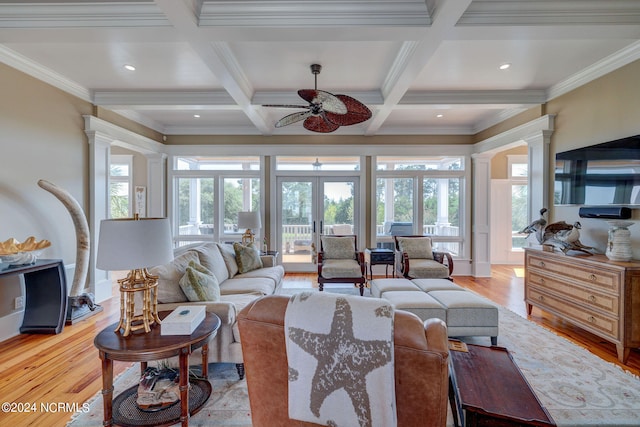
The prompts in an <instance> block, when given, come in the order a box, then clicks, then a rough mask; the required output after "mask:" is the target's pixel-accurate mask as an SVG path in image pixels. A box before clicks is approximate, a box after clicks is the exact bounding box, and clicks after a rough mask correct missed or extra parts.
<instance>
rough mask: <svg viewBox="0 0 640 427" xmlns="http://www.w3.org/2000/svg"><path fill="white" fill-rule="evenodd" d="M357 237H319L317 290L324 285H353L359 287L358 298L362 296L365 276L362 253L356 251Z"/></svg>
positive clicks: (321, 288) (365, 280) (351, 235)
mask: <svg viewBox="0 0 640 427" xmlns="http://www.w3.org/2000/svg"><path fill="white" fill-rule="evenodd" d="M357 239H358V238H357V236H355V235H353V234H350V235H330V236H328V235H323V236H321V237H320V252H318V289H319V290H320V292H322V290H323V289H324V284H325V283H353V284H354V285H359V286H360V296H362V295H364V284H365V283H366V282H367V276H365V266H364V253H362V252H359V251H358V240H357Z"/></svg>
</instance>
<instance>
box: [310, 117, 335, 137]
mask: <svg viewBox="0 0 640 427" xmlns="http://www.w3.org/2000/svg"><path fill="white" fill-rule="evenodd" d="M302 125H303V126H304V128H305V129H307V130H310V131H312V132H319V133H330V132H333V131H334V130H336V129H338V128H339V127H340V126H338V125H337V124H335V123H331V122H330V121H329V120H326V119H324V118H323V117H322V116H311V117H308V118H307V119H306V120H305V121H304V123H303V124H302Z"/></svg>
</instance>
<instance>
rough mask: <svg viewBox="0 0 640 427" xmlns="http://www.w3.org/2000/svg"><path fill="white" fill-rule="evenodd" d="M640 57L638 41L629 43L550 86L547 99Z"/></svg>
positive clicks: (639, 43)
mask: <svg viewBox="0 0 640 427" xmlns="http://www.w3.org/2000/svg"><path fill="white" fill-rule="evenodd" d="M638 59H640V41H636V42H634V43H631V44H630V45H629V46H627V47H625V48H623V49H620V50H619V51H617V52H616V53H614V54H613V55H609V56H607V57H606V58H603V59H602V60H600V61H598V62H596V63H595V64H593V65H591V66H590V67H587V68H585V69H584V70H582V71H580V72H579V73H576V74H574V75H572V76H570V77H569V78H567V79H565V80H564V81H562V82H560V83H558V84H557V85H554V86H552V87H551V88H550V89H549V90H547V101H550V100H552V99H554V98H557V97H559V96H560V95H564V94H565V93H568V92H570V91H572V90H574V89H577V88H579V87H580V86H584V85H585V84H587V83H589V82H591V81H593V80H595V79H597V78H600V77H602V76H604V75H606V74H608V73H610V72H612V71H615V70H617V69H618V68H621V67H624V66H625V65H628V64H630V63H632V62H634V61H637V60H638Z"/></svg>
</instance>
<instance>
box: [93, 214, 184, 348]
mask: <svg viewBox="0 0 640 427" xmlns="http://www.w3.org/2000/svg"><path fill="white" fill-rule="evenodd" d="M171 260H173V248H172V242H171V228H170V226H169V220H168V219H167V218H142V219H137V218H134V219H106V220H103V221H102V222H101V223H100V237H99V240H98V255H97V263H96V267H97V268H99V269H101V270H112V271H113V270H130V271H129V274H128V275H127V277H125V278H124V279H120V280H118V284H119V285H120V323H118V327H117V328H116V332H121V333H122V335H123V336H125V337H126V336H128V335H129V334H130V333H131V332H132V331H136V330H138V329H143V328H144V331H145V332H150V331H151V325H152V324H153V323H156V322H157V323H158V324H160V318H158V292H157V286H158V277H157V276H153V275H151V274H150V273H149V271H147V268H148V267H153V266H155V265H162V264H167V263H168V262H170V261H171ZM136 292H141V293H142V314H138V315H136V314H135V293H136Z"/></svg>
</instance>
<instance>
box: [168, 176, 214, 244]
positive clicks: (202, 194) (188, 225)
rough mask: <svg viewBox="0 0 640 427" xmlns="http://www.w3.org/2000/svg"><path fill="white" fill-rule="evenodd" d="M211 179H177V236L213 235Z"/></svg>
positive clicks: (212, 187) (212, 181)
mask: <svg viewBox="0 0 640 427" xmlns="http://www.w3.org/2000/svg"><path fill="white" fill-rule="evenodd" d="M213 183H214V180H213V178H177V180H176V185H177V194H178V212H177V216H178V234H179V235H181V236H188V235H201V234H208V235H212V234H213V231H214V230H213V226H214V220H213V218H214V206H213V200H214V198H213V194H214V185H213Z"/></svg>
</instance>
